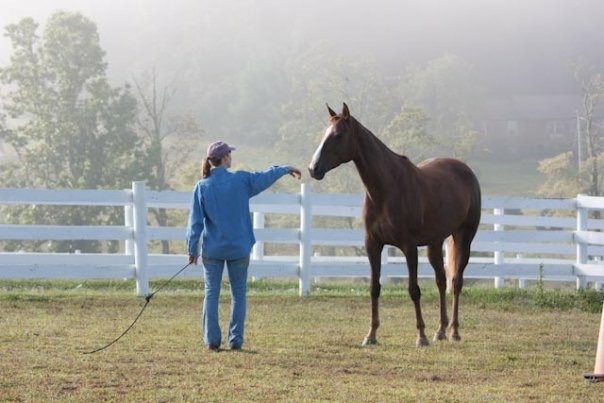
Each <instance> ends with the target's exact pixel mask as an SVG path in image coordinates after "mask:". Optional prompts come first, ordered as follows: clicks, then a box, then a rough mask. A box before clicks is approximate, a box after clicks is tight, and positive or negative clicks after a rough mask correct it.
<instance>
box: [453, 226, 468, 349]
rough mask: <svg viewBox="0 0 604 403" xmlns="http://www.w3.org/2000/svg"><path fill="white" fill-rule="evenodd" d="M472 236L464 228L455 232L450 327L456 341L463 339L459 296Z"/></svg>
mask: <svg viewBox="0 0 604 403" xmlns="http://www.w3.org/2000/svg"><path fill="white" fill-rule="evenodd" d="M472 238H473V234H472V233H470V232H464V231H463V230H462V231H460V232H458V233H456V234H453V243H454V247H453V250H454V252H453V253H454V256H453V261H452V262H451V264H453V270H452V271H451V283H452V285H453V304H452V309H451V310H452V313H451V322H449V328H450V329H451V339H452V340H455V341H459V340H461V336H460V335H459V297H460V295H461V289H462V288H463V272H464V270H465V268H466V266H467V265H468V261H469V260H470V244H471V242H472Z"/></svg>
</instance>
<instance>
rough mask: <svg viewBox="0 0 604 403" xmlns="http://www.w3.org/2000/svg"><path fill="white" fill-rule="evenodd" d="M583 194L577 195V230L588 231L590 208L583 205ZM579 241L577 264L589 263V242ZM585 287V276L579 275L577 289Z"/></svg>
mask: <svg viewBox="0 0 604 403" xmlns="http://www.w3.org/2000/svg"><path fill="white" fill-rule="evenodd" d="M580 199H581V195H580V194H579V195H577V232H581V231H587V218H588V214H589V210H588V209H586V208H585V207H581V201H580ZM576 242H577V246H576V247H577V257H576V263H577V264H586V263H587V244H585V243H583V242H580V241H576ZM584 288H585V277H583V276H577V290H581V289H584Z"/></svg>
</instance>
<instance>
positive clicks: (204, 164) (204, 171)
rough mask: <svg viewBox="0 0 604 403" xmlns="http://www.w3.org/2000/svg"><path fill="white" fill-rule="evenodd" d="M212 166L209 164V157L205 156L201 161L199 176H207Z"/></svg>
mask: <svg viewBox="0 0 604 403" xmlns="http://www.w3.org/2000/svg"><path fill="white" fill-rule="evenodd" d="M211 168H212V167H211V166H210V159H209V158H205V159H204V160H203V162H202V163H201V177H202V178H204V179H205V178H207V177H208V176H210V169H211Z"/></svg>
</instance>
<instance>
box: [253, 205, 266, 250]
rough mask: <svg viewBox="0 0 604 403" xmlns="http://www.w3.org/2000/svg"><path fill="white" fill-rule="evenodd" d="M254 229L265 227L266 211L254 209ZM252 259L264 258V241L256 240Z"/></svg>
mask: <svg viewBox="0 0 604 403" xmlns="http://www.w3.org/2000/svg"><path fill="white" fill-rule="evenodd" d="M253 221H254V231H255V230H257V229H262V228H264V213H261V212H259V211H254V214H253ZM252 259H254V260H262V259H264V242H262V241H260V242H256V243H255V244H254V247H253V248H252Z"/></svg>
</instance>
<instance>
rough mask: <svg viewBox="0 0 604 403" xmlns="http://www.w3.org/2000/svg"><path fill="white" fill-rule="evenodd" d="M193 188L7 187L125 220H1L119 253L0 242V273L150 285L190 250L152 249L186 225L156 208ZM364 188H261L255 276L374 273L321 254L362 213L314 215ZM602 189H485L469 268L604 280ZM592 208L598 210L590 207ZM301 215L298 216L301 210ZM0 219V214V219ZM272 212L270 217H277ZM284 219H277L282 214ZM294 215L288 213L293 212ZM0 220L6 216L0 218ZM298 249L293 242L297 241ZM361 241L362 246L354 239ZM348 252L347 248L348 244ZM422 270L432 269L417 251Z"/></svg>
mask: <svg viewBox="0 0 604 403" xmlns="http://www.w3.org/2000/svg"><path fill="white" fill-rule="evenodd" d="M189 201H190V193H189V192H172V191H166V192H156V191H148V190H146V189H145V186H144V182H133V184H132V189H131V190H43V189H0V205H32V206H35V205H65V206H122V207H123V209H124V225H119V226H89V225H84V226H61V225H35V224H34V225H9V224H0V241H6V240H49V241H52V240H101V241H102V240H117V241H120V242H122V245H123V247H122V251H121V252H120V253H98V254H89V253H86V254H84V253H77V251H76V253H25V252H6V251H1V252H0V278H14V279H23V278H81V279H87V278H134V279H136V288H137V293H138V294H139V295H146V294H147V293H148V292H149V278H153V277H169V276H171V275H172V274H174V273H175V272H176V271H177V270H178V269H179V268H181V267H182V266H184V265H185V264H186V263H187V257H186V256H185V255H175V254H171V255H167V254H153V253H148V242H149V241H159V240H180V241H183V242H184V235H185V231H186V229H185V227H184V225H185V223H184V222H183V223H182V224H183V226H182V227H156V226H150V225H148V224H147V214H148V209H149V208H166V209H183V210H185V211H186V210H187V209H188V208H189ZM361 205H362V195H360V194H326V193H313V192H312V191H311V188H310V186H309V185H308V184H304V183H303V184H302V185H301V190H300V193H297V194H292V193H263V194H261V195H259V196H257V197H255V198H253V199H252V201H251V210H252V212H253V219H254V228H255V234H256V238H257V241H258V242H257V244H256V245H255V246H254V249H253V251H252V259H251V263H250V276H252V277H256V278H258V277H296V278H298V279H299V290H300V295H308V294H309V291H310V283H311V280H312V279H318V278H320V277H325V276H328V277H337V276H363V277H366V276H368V274H369V264H368V262H367V258H366V256H333V255H325V253H323V254H320V253H319V248H320V247H322V246H323V247H325V246H332V247H349V248H352V247H359V248H361V247H362V244H363V230H362V226H361V224H360V222H358V223H357V224H358V225H357V226H356V227H355V229H331V228H319V227H318V226H317V225H316V224H315V225H313V218H315V220H314V221H316V218H317V217H319V216H326V217H353V218H355V219H358V218H359V217H360V214H361ZM601 210H604V198H602V197H588V196H582V195H579V196H577V197H576V198H574V199H530V198H519V197H483V214H482V222H481V227H480V229H479V231H478V234H477V236H476V238H475V240H474V242H473V244H472V250H473V254H472V257H471V259H470V263H469V265H468V267H467V268H466V271H465V276H464V277H465V278H474V279H494V284H495V287H502V286H503V285H504V280H505V279H508V280H509V279H513V280H517V281H518V282H519V286H520V287H523V286H524V284H525V282H526V281H535V280H543V281H572V282H576V286H577V288H584V287H586V286H587V285H588V284H589V283H593V285H594V287H595V288H597V289H600V288H601V285H602V282H603V281H604V262H603V261H602V256H604V233H602V232H601V231H602V230H603V229H604V219H599V218H594V217H597V216H598V215H594V213H593V212H594V211H601ZM590 212H591V214H590ZM267 215H268V217H270V218H272V217H280V216H281V215H290V216H293V217H295V219H294V220H288V222H292V221H294V222H296V224H295V227H292V228H282V227H274V226H270V227H268V226H267V227H265V225H264V224H265V217H267ZM298 217H299V218H298ZM0 220H1V219H0ZM271 221H272V220H271ZM275 221H278V220H275ZM286 221H287V220H286ZM0 222H1V221H0ZM268 244H293V245H295V248H296V250H297V253H296V254H295V255H290V256H283V255H274V254H269V253H265V251H266V249H265V248H266V247H267V245H268ZM290 249H291V247H290ZM389 249H393V248H386V249H385V250H384V253H383V255H382V279H383V280H386V279H387V278H391V277H406V276H407V269H406V267H405V266H404V265H403V264H404V261H405V260H404V257H403V256H402V255H401V254H400V253H398V254H395V253H393V250H389ZM358 250H362V249H357V251H358ZM342 253H343V252H340V254H342ZM183 276H198V277H201V276H202V274H201V267H200V266H192V267H189V268H188V269H187V270H185V272H184V273H183ZM419 276H420V277H433V271H432V268H431V267H430V265H429V264H428V262H427V259H426V257H425V253H424V254H420V266H419Z"/></svg>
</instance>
